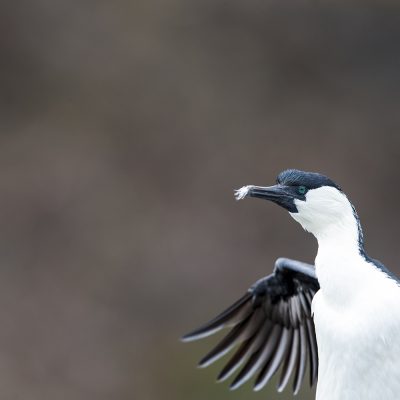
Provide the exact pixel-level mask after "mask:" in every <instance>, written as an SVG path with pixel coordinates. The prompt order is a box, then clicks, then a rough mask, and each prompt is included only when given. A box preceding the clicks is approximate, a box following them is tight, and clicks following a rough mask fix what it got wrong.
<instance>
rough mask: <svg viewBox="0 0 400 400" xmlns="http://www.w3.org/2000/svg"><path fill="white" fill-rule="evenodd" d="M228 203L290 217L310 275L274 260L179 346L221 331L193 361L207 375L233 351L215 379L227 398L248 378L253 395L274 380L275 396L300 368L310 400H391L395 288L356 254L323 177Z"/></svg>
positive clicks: (291, 175)
mask: <svg viewBox="0 0 400 400" xmlns="http://www.w3.org/2000/svg"><path fill="white" fill-rule="evenodd" d="M235 195H236V198H237V199H238V200H239V199H243V198H245V197H257V198H260V199H266V200H270V201H272V202H274V203H276V204H278V205H280V206H281V207H283V208H285V209H286V210H287V211H289V214H290V215H291V216H292V217H293V218H294V219H295V220H296V221H297V222H299V223H300V224H301V225H302V227H303V228H304V229H305V230H306V231H308V232H311V233H312V234H313V235H314V236H315V237H316V239H317V241H318V253H317V256H316V259H315V267H314V266H313V265H310V264H305V263H302V262H300V261H294V260H290V259H287V258H279V259H278V260H277V261H276V263H275V268H274V271H273V273H272V274H271V275H269V276H266V277H265V278H262V279H260V280H259V281H257V282H256V283H255V284H254V285H252V286H251V287H250V289H248V291H247V292H246V293H245V294H244V295H243V296H242V297H241V298H240V299H239V300H238V301H236V302H235V303H234V304H233V305H232V306H230V307H229V308H228V309H226V310H225V311H224V312H222V313H221V314H219V315H218V316H217V317H215V318H214V319H212V320H211V321H210V322H208V323H206V324H205V325H203V326H202V327H200V328H199V329H196V330H195V331H193V332H191V333H189V334H187V335H185V336H184V337H183V340H184V341H192V340H197V339H202V338H204V337H207V336H209V335H212V334H213V333H215V332H217V331H219V330H221V329H223V328H227V329H228V330H229V331H228V333H227V334H226V336H225V337H224V338H223V339H222V340H221V341H220V342H219V343H218V344H217V345H216V346H215V347H214V348H213V349H212V350H211V351H210V352H209V353H208V354H207V355H206V356H205V357H204V358H203V359H202V360H201V361H200V363H199V366H200V367H206V366H208V365H210V364H211V363H213V362H214V361H216V360H217V359H219V358H220V357H222V356H224V355H225V354H227V353H228V352H230V351H232V356H231V358H230V359H229V361H228V362H227V364H226V365H225V367H224V368H223V369H222V371H221V372H220V374H219V375H218V380H219V381H223V380H225V379H227V378H229V377H231V376H232V375H234V374H236V375H235V377H234V378H233V380H232V383H231V385H230V387H231V389H235V388H237V387H239V386H240V385H242V384H243V383H245V382H246V381H248V380H249V379H252V378H254V390H260V389H261V388H263V387H264V386H265V385H266V384H267V383H268V381H269V380H270V379H271V377H272V376H274V375H275V374H276V373H277V372H279V371H280V378H279V383H278V388H277V390H278V391H282V390H283V389H284V388H285V387H286V385H287V384H288V382H289V380H290V378H291V377H293V391H294V393H297V392H298V391H299V389H300V387H301V385H302V381H303V378H304V375H305V372H306V368H307V364H308V365H309V372H310V384H311V385H314V384H315V383H317V380H318V383H317V396H316V399H317V400H381V399H382V400H398V399H400V282H399V279H398V278H397V277H396V276H394V275H393V274H392V273H391V272H390V271H389V270H387V269H386V268H385V267H384V266H383V265H382V264H381V263H380V262H379V261H376V260H374V259H372V258H370V257H369V256H368V255H367V254H366V252H365V250H364V245H363V235H362V230H361V225H360V221H359V218H358V216H357V214H356V211H355V208H354V206H353V205H352V204H351V202H350V201H349V199H348V198H347V196H346V195H345V194H344V193H343V191H342V189H341V188H340V187H339V186H338V185H337V184H336V183H334V182H333V181H332V180H331V179H329V178H328V177H326V176H324V175H321V174H318V173H312V172H303V171H299V170H286V171H283V172H282V173H280V174H279V176H278V178H277V182H276V185H274V186H270V187H262V186H245V187H243V188H241V189H239V190H237V191H236V193H235Z"/></svg>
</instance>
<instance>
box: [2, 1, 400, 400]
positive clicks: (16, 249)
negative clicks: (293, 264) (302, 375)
mask: <svg viewBox="0 0 400 400" xmlns="http://www.w3.org/2000/svg"><path fill="white" fill-rule="evenodd" d="M396 3H397V2H395V1H393V2H390V1H379V2H374V1H371V2H368V1H357V2H356V1H354V2H353V1H349V0H347V1H334V0H332V1H317V0H308V1H304V0H296V1H282V0H279V1H278V0H276V1H271V0H229V1H227V0H197V1H191V0H163V1H161V0H133V1H127V0H125V1H124V0H117V1H112V2H111V1H74V0H72V1H71V0H70V1H62V0H51V1H50V0H37V1H19V2H3V3H2V4H1V6H0V8H1V10H0V11H1V12H0V31H1V35H0V50H1V67H0V68H1V74H0V85H1V86H0V87H1V90H0V114H1V115H0V127H1V135H0V321H1V323H0V395H1V397H2V398H4V399H8V400H14V399H15V400H19V399H24V400H26V399H29V400H36V399H37V400H47V399H48V400H54V399H57V400H59V399H60V400H64V399H69V400H70V399H74V400H89V399H96V400H97V399H98V400H102V399H118V400H119V399H121V400H124V399H134V398H135V399H143V400H153V399H154V400H156V399H160V398H163V399H178V400H179V399H193V400H196V399H198V400H200V399H232V400H238V399H253V398H254V399H266V398H274V399H289V398H291V396H290V391H287V392H285V393H284V394H282V395H278V394H275V390H274V387H273V386H274V385H272V387H271V388H270V390H264V391H262V392H261V393H253V392H252V391H251V390H250V385H247V386H246V387H244V388H242V389H240V390H238V391H237V392H229V391H228V390H227V385H226V384H220V385H215V384H214V377H215V376H216V374H217V372H218V370H219V368H220V367H221V365H222V363H221V362H219V363H218V365H217V366H215V367H212V368H210V369H209V370H196V368H195V364H196V362H197V361H198V359H199V358H200V357H201V356H202V355H203V354H204V352H205V351H206V349H208V348H209V347H210V346H211V345H212V344H214V343H215V338H213V339H209V340H207V341H205V342H204V343H201V342H200V343H196V344H181V343H180V342H179V341H178V338H179V337H180V336H181V335H182V334H183V333H186V332H187V331H188V330H191V329H192V328H194V327H196V326H197V325H198V324H199V323H201V322H204V321H205V320H207V319H208V318H210V317H212V316H213V315H214V314H215V313H216V312H218V311H220V310H221V309H223V308H224V307H225V306H227V305H229V304H230V303H231V302H232V301H233V300H235V299H236V298H237V297H238V296H240V295H241V294H242V293H243V292H244V291H245V290H246V289H247V287H248V286H249V285H250V284H252V283H253V282H254V281H255V280H257V279H258V278H260V277H261V276H263V275H265V274H267V273H269V272H270V271H271V269H272V267H273V263H274V260H275V259H276V258H277V257H279V256H287V257H293V258H298V259H301V260H304V261H308V262H312V261H313V259H314V256H315V252H316V242H315V241H314V239H313V238H312V237H311V236H310V235H308V234H306V233H304V232H303V231H302V229H301V227H300V226H299V225H298V224H296V223H295V222H294V221H292V220H291V219H290V217H289V216H288V215H287V213H286V212H285V211H284V210H282V209H279V208H278V207H274V206H273V205H272V204H267V203H265V202H261V201H256V200H254V201H250V200H249V201H244V202H240V203H237V202H235V201H234V198H233V189H234V188H238V187H240V186H242V185H245V184H259V185H268V184H271V183H273V182H274V179H275V176H276V175H277V173H278V172H280V171H281V170H282V169H285V168H289V167H291V168H300V169H305V170H311V171H319V172H323V173H325V174H327V175H329V176H330V177H332V178H333V179H334V180H336V181H337V182H338V183H339V184H340V185H341V186H342V187H343V188H344V190H345V191H346V193H348V195H349V196H350V198H351V199H352V200H353V202H354V204H355V206H356V207H357V209H358V212H359V214H360V217H361V219H362V222H363V225H364V231H365V238H366V246H367V251H368V252H369V253H370V254H371V255H372V256H373V257H375V258H378V259H380V260H381V261H383V262H384V263H386V264H387V265H388V266H389V267H390V268H391V269H393V270H394V271H395V272H397V273H400V268H399V266H398V262H397V259H398V257H399V246H398V221H399V215H398V210H399V207H398V202H399V195H400V185H399V177H398V174H399V155H400V147H399V146H400V136H399V128H400V112H399V106H400V76H399V74H400V73H399V71H400V51H399V43H400V7H399V6H398V5H396ZM312 395H313V394H312V393H311V392H309V391H307V389H303V390H302V392H301V394H300V395H299V396H298V397H297V398H298V399H299V400H300V399H301V400H303V399H311V398H313V397H312Z"/></svg>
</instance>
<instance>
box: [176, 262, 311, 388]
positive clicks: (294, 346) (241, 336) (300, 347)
mask: <svg viewBox="0 0 400 400" xmlns="http://www.w3.org/2000/svg"><path fill="white" fill-rule="evenodd" d="M318 289H319V284H318V280H317V278H316V276H315V269H314V267H313V266H312V265H309V264H304V263H301V262H298V261H294V260H289V259H283V258H281V259H279V260H277V262H276V265H275V269H274V271H273V273H272V274H271V275H269V276H267V277H265V278H262V279H260V280H259V281H257V282H256V283H255V284H254V285H253V286H251V287H250V289H249V290H248V291H247V292H246V293H245V294H244V295H243V296H242V297H241V298H240V299H239V300H238V301H236V302H235V303H234V304H233V305H232V306H230V307H229V308H228V309H226V310H225V311H223V312H222V313H221V314H219V315H218V316H217V317H215V318H213V319H212V320H211V321H210V322H208V323H206V324H204V325H203V326H201V327H200V328H198V329H196V330H194V331H193V332H191V333H189V334H187V335H185V336H184V337H183V338H182V339H183V341H193V340H197V339H201V338H204V337H207V336H210V335H212V334H213V333H215V332H217V331H219V330H221V329H224V328H230V331H229V332H228V333H227V335H226V336H225V337H224V338H223V339H222V340H221V341H220V342H219V343H218V344H217V345H216V346H215V347H214V348H213V349H212V350H211V351H210V352H209V353H208V354H207V355H206V356H205V357H203V358H202V360H201V361H200V363H199V366H200V367H206V366H208V365H210V364H212V363H213V362H214V361H216V360H217V359H219V358H221V357H222V356H224V355H225V354H227V353H228V352H229V351H232V350H233V349H235V351H234V353H233V355H232V357H231V358H230V360H229V361H228V362H227V364H226V365H225V367H224V368H223V369H222V371H221V372H220V374H219V375H218V380H219V381H223V380H225V379H227V378H229V377H230V376H231V375H232V374H234V373H235V372H236V371H238V370H239V369H240V368H241V369H240V370H239V372H238V373H237V375H236V377H235V378H234V379H233V381H232V383H231V385H230V387H231V389H236V388H238V387H239V386H241V385H242V384H243V383H245V382H247V381H248V380H249V379H251V378H253V377H255V383H254V390H260V389H261V388H262V387H264V386H265V385H266V384H267V383H268V382H269V380H270V379H271V378H272V376H274V375H275V374H276V373H277V372H278V370H279V369H281V376H280V379H279V383H278V391H282V390H284V388H285V387H286V386H287V384H288V382H289V380H290V377H291V376H293V377H294V381H293V392H294V393H297V392H298V391H299V390H300V387H301V384H302V381H303V378H304V375H305V371H306V367H307V360H309V361H308V362H309V365H310V368H309V370H310V385H311V386H312V385H314V384H315V382H316V379H317V373H318V352H317V343H316V337H315V328H314V322H313V320H312V315H311V302H312V298H313V296H314V294H315V293H316V291H317V290H318Z"/></svg>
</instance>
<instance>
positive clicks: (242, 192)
mask: <svg viewBox="0 0 400 400" xmlns="http://www.w3.org/2000/svg"><path fill="white" fill-rule="evenodd" d="M252 187H253V186H252V185H249V186H243V187H241V188H240V189H237V190H235V198H236V200H242V199H244V198H245V197H246V196H247V195H248V194H249V190H250V189H251V188H252Z"/></svg>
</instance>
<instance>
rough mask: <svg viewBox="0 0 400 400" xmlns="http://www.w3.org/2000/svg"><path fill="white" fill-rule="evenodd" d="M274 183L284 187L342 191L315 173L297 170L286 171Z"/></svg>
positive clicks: (324, 177) (330, 181)
mask: <svg viewBox="0 0 400 400" xmlns="http://www.w3.org/2000/svg"><path fill="white" fill-rule="evenodd" d="M276 183H278V184H280V185H285V186H305V187H307V188H308V189H317V188H319V187H322V186H332V187H334V188H336V189H338V190H340V191H342V189H341V188H340V187H339V186H338V185H337V184H336V183H335V182H333V181H332V180H331V179H329V178H328V177H327V176H325V175H321V174H318V173H317V172H304V171H300V170H298V169H287V170H285V171H283V172H281V173H280V174H279V175H278V177H277V178H276Z"/></svg>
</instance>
